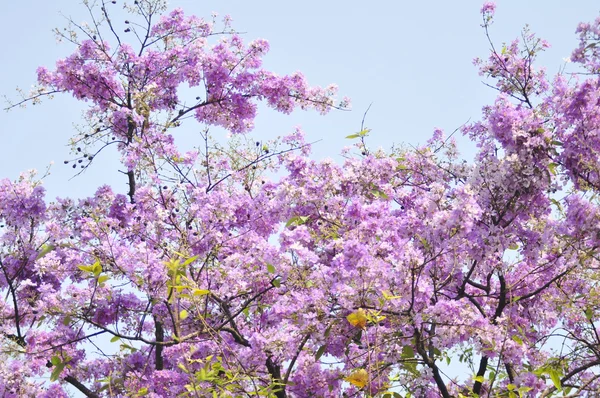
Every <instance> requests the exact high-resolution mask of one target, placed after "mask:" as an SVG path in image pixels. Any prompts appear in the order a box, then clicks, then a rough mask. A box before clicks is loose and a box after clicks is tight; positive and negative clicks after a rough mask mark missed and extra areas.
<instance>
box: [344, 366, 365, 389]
mask: <svg viewBox="0 0 600 398" xmlns="http://www.w3.org/2000/svg"><path fill="white" fill-rule="evenodd" d="M344 380H346V381H347V382H348V383H350V384H353V385H355V386H356V387H358V388H363V387H364V386H366V385H367V383H368V382H369V374H368V373H367V371H366V370H364V369H358V370H355V371H354V372H352V374H351V375H350V376H348V377H346V378H345V379H344Z"/></svg>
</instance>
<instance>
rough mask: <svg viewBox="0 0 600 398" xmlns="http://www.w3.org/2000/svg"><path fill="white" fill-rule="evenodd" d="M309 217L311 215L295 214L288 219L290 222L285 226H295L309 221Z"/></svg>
mask: <svg viewBox="0 0 600 398" xmlns="http://www.w3.org/2000/svg"><path fill="white" fill-rule="evenodd" d="M308 219H309V216H294V217H292V218H290V219H289V220H288V222H287V223H286V224H285V226H286V228H287V227H291V226H295V225H302V224H305V223H306V221H308Z"/></svg>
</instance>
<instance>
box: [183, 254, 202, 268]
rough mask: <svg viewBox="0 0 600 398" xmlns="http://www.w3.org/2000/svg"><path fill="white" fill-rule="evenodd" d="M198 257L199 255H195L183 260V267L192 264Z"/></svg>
mask: <svg viewBox="0 0 600 398" xmlns="http://www.w3.org/2000/svg"><path fill="white" fill-rule="evenodd" d="M197 259H198V256H194V257H190V258H188V259H187V260H185V261H184V262H183V264H181V266H182V267H185V266H187V265H190V264H191V263H193V262H194V261H196V260H197Z"/></svg>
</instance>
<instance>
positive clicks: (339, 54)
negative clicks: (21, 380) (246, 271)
mask: <svg viewBox="0 0 600 398" xmlns="http://www.w3.org/2000/svg"><path fill="white" fill-rule="evenodd" d="M120 3H121V1H120V0H119V4H120ZM119 4H117V6H115V7H116V8H117V7H118V6H119ZM481 4H482V1H480V0H461V1H445V0H430V1H427V2H405V1H349V0H346V1H338V0H329V1H328V0H321V1H316V0H304V1H302V2H287V1H247V0H236V1H216V0H206V1H200V0H173V1H171V6H172V7H182V8H183V9H184V10H185V11H186V12H187V13H189V14H196V15H199V16H205V17H209V16H210V13H211V12H212V11H216V12H219V13H220V14H221V15H224V14H230V15H231V16H232V17H233V20H234V23H233V26H234V28H236V29H237V30H238V31H243V32H247V33H246V34H245V37H246V38H247V40H252V39H255V38H265V39H267V40H269V42H270V43H271V52H270V53H269V55H268V56H267V57H266V59H265V67H267V68H269V69H272V70H273V71H275V72H277V73H280V74H284V73H290V72H294V71H296V70H300V71H302V72H303V73H304V74H305V75H306V76H307V78H308V80H309V81H310V82H311V83H312V84H318V85H327V84H329V83H337V84H338V85H339V87H340V94H341V95H347V96H349V97H351V98H352V103H353V111H352V112H339V111H333V112H331V113H330V114H329V115H327V116H324V117H323V116H319V115H317V114H316V113H306V112H296V113H294V114H293V115H291V116H284V115H278V114H276V113H275V112H272V111H268V110H263V111H262V112H261V114H260V116H259V118H258V119H257V121H256V129H255V130H254V132H252V133H251V135H252V136H253V137H256V139H264V138H268V137H274V136H277V135H279V134H282V133H285V132H288V131H291V130H292V128H293V127H294V126H296V125H299V124H300V125H302V127H303V129H304V130H305V131H306V133H307V136H308V139H309V140H318V139H322V141H320V142H319V143H318V144H316V145H315V147H314V156H315V157H316V158H323V157H333V158H334V159H338V160H339V157H337V154H338V153H339V152H340V149H341V148H342V146H344V145H348V144H349V143H350V142H349V141H348V140H345V139H344V137H345V136H346V135H348V134H351V133H352V132H355V131H357V130H358V129H359V127H360V122H361V118H362V115H363V112H364V111H365V109H366V108H367V107H368V106H369V104H370V103H371V102H372V103H373V106H372V108H371V110H370V112H369V114H368V117H367V122H366V124H367V126H368V127H370V128H372V129H373V132H372V134H373V136H372V137H371V138H370V141H369V143H370V146H371V147H377V146H383V147H389V146H390V145H391V144H392V143H402V142H408V143H411V144H416V143H419V142H421V143H422V142H424V141H425V140H426V139H427V138H428V137H429V135H430V133H431V132H432V131H433V129H434V128H435V127H440V128H443V129H444V130H446V131H448V132H450V131H452V130H454V129H455V128H456V127H458V126H460V125H461V124H462V123H464V122H465V121H467V120H468V119H469V118H470V119H471V120H477V119H478V118H479V116H480V111H481V107H482V106H483V105H485V104H488V103H490V102H491V101H492V100H493V98H494V95H495V93H494V92H493V91H492V90H491V89H489V88H486V87H485V86H484V85H483V84H482V83H481V81H482V78H481V77H480V76H478V74H477V70H476V68H475V67H474V66H473V65H472V59H473V58H474V57H477V56H481V57H485V56H486V55H487V50H488V48H489V46H488V43H487V41H486V39H485V35H484V32H483V29H482V28H481V27H480V24H481V17H480V14H479V9H480V7H481ZM497 4H498V9H497V14H496V22H495V23H494V25H493V26H492V31H491V33H492V38H493V39H494V40H495V42H496V43H501V42H502V41H509V40H512V39H513V38H515V37H517V36H518V35H519V33H520V30H521V28H522V27H523V26H524V25H525V24H526V23H529V24H530V26H531V28H532V30H533V31H534V32H536V33H538V34H539V35H540V36H541V37H543V38H545V39H547V40H548V41H549V42H550V43H551V44H552V46H553V47H552V48H551V49H550V50H548V51H547V53H546V54H545V55H544V56H543V57H542V58H541V60H542V62H543V64H544V65H545V66H546V67H547V68H548V72H549V74H554V73H555V72H556V71H557V70H558V69H559V68H560V67H561V66H562V65H563V63H564V61H563V58H565V57H568V56H569V54H570V52H571V49H572V48H573V47H574V46H575V45H576V43H577V40H576V36H575V35H574V30H575V27H576V26H577V23H578V22H579V21H590V20H592V19H594V18H595V17H596V16H598V11H600V4H599V3H598V2H597V0H574V1H569V2H567V1H560V0H529V1H526V0H499V1H498V2H497ZM60 11H62V13H63V14H65V15H67V16H72V17H73V19H74V20H76V21H80V22H81V21H84V20H86V15H85V13H84V11H85V10H84V8H83V7H82V6H81V5H79V4H78V2H75V1H73V0H55V1H40V0H20V1H6V0H4V4H3V5H2V13H0V34H1V35H2V37H4V38H5V41H4V42H3V57H2V58H3V62H2V63H0V73H1V75H2V76H3V78H2V79H1V80H0V95H7V96H9V97H11V98H16V92H15V90H14V89H15V87H16V86H19V87H22V88H28V87H29V86H30V85H31V84H32V83H34V81H35V69H36V67H37V66H39V65H45V66H48V67H52V65H53V64H54V62H55V60H56V59H57V58H59V57H63V56H65V55H67V54H68V53H70V51H71V50H72V47H70V46H69V45H68V44H56V41H55V39H54V36H53V34H52V32H51V30H52V28H54V27H62V26H64V25H65V20H64V18H63V17H61V15H60V14H59V12H60ZM3 107H4V106H3ZM79 120H80V105H78V104H77V102H76V101H74V100H73V99H72V98H70V96H69V95H64V96H59V97H57V98H56V99H54V100H52V101H48V100H47V101H44V103H43V104H42V105H36V106H29V107H28V108H27V109H14V110H12V111H11V112H9V113H6V112H0V138H1V140H2V141H1V142H2V147H3V151H2V153H3V156H2V157H1V158H0V178H1V177H9V178H15V177H16V176H17V175H18V173H19V172H20V171H23V170H26V169H30V168H37V169H38V170H43V169H44V168H45V166H46V165H47V164H48V163H49V162H50V161H52V160H53V161H55V164H54V166H53V169H52V172H53V174H52V175H51V176H50V178H49V179H48V180H47V181H46V183H45V185H46V188H47V189H48V191H49V196H50V197H54V196H56V195H60V196H75V197H80V196H83V195H88V194H91V193H92V192H93V191H94V190H95V189H96V187H97V186H98V185H100V184H101V183H110V184H112V185H114V186H115V190H117V191H122V192H125V191H126V188H127V187H126V185H125V180H124V178H123V176H122V175H120V174H118V173H117V172H116V169H117V168H118V164H117V161H116V157H115V156H110V155H104V156H103V157H102V158H100V159H97V162H96V164H95V166H94V167H92V169H91V170H89V171H88V172H87V173H86V174H84V175H83V176H80V177H77V178H75V179H73V180H71V181H69V178H70V177H71V176H72V169H71V168H69V167H68V166H64V165H63V164H62V161H63V160H64V159H67V158H69V151H68V148H67V147H66V144H67V141H68V138H69V137H70V135H71V133H72V131H73V123H74V122H78V121H79Z"/></svg>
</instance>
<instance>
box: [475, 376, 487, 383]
mask: <svg viewBox="0 0 600 398" xmlns="http://www.w3.org/2000/svg"><path fill="white" fill-rule="evenodd" d="M473 380H475V381H477V382H479V383H483V382H484V381H485V377H483V376H475V377H474V378H473Z"/></svg>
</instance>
